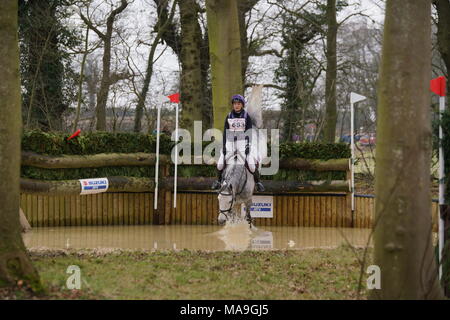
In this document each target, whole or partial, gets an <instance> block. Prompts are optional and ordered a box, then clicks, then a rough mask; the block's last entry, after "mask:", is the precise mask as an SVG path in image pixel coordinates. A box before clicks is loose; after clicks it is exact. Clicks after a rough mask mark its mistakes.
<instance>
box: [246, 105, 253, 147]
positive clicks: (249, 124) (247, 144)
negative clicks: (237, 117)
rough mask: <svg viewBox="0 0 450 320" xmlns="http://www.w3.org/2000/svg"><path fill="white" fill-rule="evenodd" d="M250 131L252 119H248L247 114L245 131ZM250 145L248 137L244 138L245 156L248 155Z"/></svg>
mask: <svg viewBox="0 0 450 320" xmlns="http://www.w3.org/2000/svg"><path fill="white" fill-rule="evenodd" d="M250 129H252V119H251V118H250V115H249V114H247V119H246V121H245V131H246V132H247V133H248V131H247V130H250ZM250 143H251V138H250V137H249V136H245V154H248V153H249V152H250Z"/></svg>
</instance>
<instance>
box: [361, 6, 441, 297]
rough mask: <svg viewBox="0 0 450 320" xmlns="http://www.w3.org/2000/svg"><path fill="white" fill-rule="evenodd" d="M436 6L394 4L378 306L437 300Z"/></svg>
mask: <svg viewBox="0 0 450 320" xmlns="http://www.w3.org/2000/svg"><path fill="white" fill-rule="evenodd" d="M430 15H431V1H430V0H423V1H409V0H388V1H387V5H386V18H385V26H384V39H383V51H382V62H381V69H380V82H379V90H378V94H379V96H378V101H379V105H378V117H377V119H378V122H377V135H378V136H377V138H378V141H377V142H378V145H377V165H376V169H375V174H376V178H375V181H376V182H375V194H376V195H377V198H376V202H375V212H376V215H375V221H376V222H375V225H374V228H375V230H374V244H375V250H374V254H375V259H374V264H375V265H377V266H379V267H380V269H381V289H373V290H372V291H371V293H370V297H371V298H373V299H439V298H443V294H442V289H441V288H440V285H439V281H438V276H437V268H436V261H435V259H436V258H435V255H434V252H433V246H432V239H431V236H432V234H431V231H432V225H431V213H430V202H431V199H430V159H431V124H430V123H431V122H430V102H429V92H428V88H429V81H430V75H431V39H430V34H431V26H430Z"/></svg>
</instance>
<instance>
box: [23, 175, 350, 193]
mask: <svg viewBox="0 0 450 320" xmlns="http://www.w3.org/2000/svg"><path fill="white" fill-rule="evenodd" d="M107 178H108V181H109V186H108V190H107V192H153V191H154V189H155V182H154V179H151V178H132V177H107ZM214 180H215V178H205V177H192V178H186V177H179V178H178V179H177V185H178V186H177V189H178V190H180V191H182V190H210V188H211V185H212V183H213V182H214ZM173 183H174V178H173V177H164V178H161V179H160V181H159V188H161V189H166V190H171V189H173ZM263 184H264V186H265V188H266V192H349V191H350V185H349V182H348V181H345V180H334V181H307V182H300V181H274V180H263ZM20 188H21V192H24V193H30V194H52V195H71V194H73V195H76V194H80V192H81V185H80V182H79V181H78V180H63V181H44V180H34V179H24V178H22V179H20Z"/></svg>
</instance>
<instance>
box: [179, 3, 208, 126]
mask: <svg viewBox="0 0 450 320" xmlns="http://www.w3.org/2000/svg"><path fill="white" fill-rule="evenodd" d="M178 6H179V8H180V16H181V19H180V20H181V21H180V22H181V56H180V58H181V59H180V60H181V68H182V70H183V72H182V74H181V103H182V112H181V127H182V128H183V129H187V130H189V131H190V132H191V134H193V133H194V121H202V120H203V116H202V115H203V112H202V106H203V103H204V102H203V97H202V96H203V90H202V89H203V88H202V69H201V45H202V31H201V29H200V25H199V23H198V12H199V10H200V8H199V6H198V4H197V2H196V0H184V1H179V2H178Z"/></svg>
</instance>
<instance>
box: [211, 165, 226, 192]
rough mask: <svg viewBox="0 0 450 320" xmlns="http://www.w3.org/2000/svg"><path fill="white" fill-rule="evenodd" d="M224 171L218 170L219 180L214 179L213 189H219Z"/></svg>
mask: <svg viewBox="0 0 450 320" xmlns="http://www.w3.org/2000/svg"><path fill="white" fill-rule="evenodd" d="M222 172H223V170H217V180H216V181H214V183H213V185H212V186H211V189H213V190H217V189H219V188H220V186H221V185H222Z"/></svg>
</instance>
